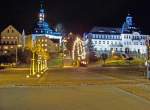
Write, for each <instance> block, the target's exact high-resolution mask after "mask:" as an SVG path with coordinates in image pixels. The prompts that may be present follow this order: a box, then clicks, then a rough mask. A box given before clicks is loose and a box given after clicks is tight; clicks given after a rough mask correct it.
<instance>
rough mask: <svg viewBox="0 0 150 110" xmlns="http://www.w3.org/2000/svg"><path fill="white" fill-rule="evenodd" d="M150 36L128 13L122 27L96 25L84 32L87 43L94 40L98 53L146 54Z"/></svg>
mask: <svg viewBox="0 0 150 110" xmlns="http://www.w3.org/2000/svg"><path fill="white" fill-rule="evenodd" d="M148 37H149V35H147V34H143V33H142V32H141V31H140V30H139V28H137V27H136V26H135V23H134V20H133V17H132V16H131V15H130V14H128V16H127V17H126V20H125V22H124V23H123V25H122V27H121V28H112V27H94V28H93V29H92V30H91V31H90V32H88V33H85V34H84V40H85V43H86V44H87V43H88V40H89V38H90V39H91V40H92V42H93V45H94V48H95V50H96V52H97V55H101V54H102V53H107V54H112V53H121V54H125V55H146V53H147V47H146V40H147V38H148Z"/></svg>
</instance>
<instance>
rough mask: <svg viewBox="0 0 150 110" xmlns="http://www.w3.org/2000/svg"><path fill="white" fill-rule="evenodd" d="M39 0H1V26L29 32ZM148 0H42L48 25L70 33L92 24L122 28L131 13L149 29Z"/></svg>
mask: <svg viewBox="0 0 150 110" xmlns="http://www.w3.org/2000/svg"><path fill="white" fill-rule="evenodd" d="M39 1H40V0H3V1H1V3H0V29H1V30H2V29H3V28H4V27H6V26H7V25H9V24H12V25H14V26H15V27H16V28H17V29H19V30H22V29H23V28H24V29H25V30H26V31H28V32H30V31H31V29H32V25H33V23H34V21H35V20H36V17H37V14H38V11H39V7H40V4H39V3H40V2H39ZM148 1H149V0H68V1H67V0H45V7H46V11H47V20H48V22H49V24H51V25H56V24H57V23H62V24H63V25H64V26H65V29H66V30H67V31H68V32H69V31H72V32H77V33H83V32H85V31H89V30H90V29H91V28H92V27H93V26H95V25H96V26H107V27H110V26H111V27H121V25H122V23H123V21H124V19H125V16H126V15H127V14H128V12H130V13H131V14H132V15H133V16H134V17H135V20H136V24H137V25H139V26H140V28H141V29H143V30H144V31H146V32H150V28H149V27H150V3H149V2H148Z"/></svg>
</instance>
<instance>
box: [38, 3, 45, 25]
mask: <svg viewBox="0 0 150 110" xmlns="http://www.w3.org/2000/svg"><path fill="white" fill-rule="evenodd" d="M43 4H44V0H40V5H41V7H40V12H39V21H40V22H43V21H45V9H44V5H43Z"/></svg>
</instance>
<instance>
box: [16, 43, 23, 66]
mask: <svg viewBox="0 0 150 110" xmlns="http://www.w3.org/2000/svg"><path fill="white" fill-rule="evenodd" d="M20 47H22V45H17V46H16V65H17V64H18V48H20Z"/></svg>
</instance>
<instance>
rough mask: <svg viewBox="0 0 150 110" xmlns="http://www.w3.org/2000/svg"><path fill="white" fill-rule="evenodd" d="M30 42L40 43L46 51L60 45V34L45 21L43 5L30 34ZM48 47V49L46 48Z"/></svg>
mask: <svg viewBox="0 0 150 110" xmlns="http://www.w3.org/2000/svg"><path fill="white" fill-rule="evenodd" d="M32 40H33V41H34V40H37V41H39V42H42V46H43V47H45V50H46V51H48V50H49V49H52V48H54V45H55V46H57V47H58V46H60V45H61V41H62V34H61V33H59V32H56V31H55V30H54V29H53V28H52V27H51V26H50V25H49V24H48V23H47V21H46V20H45V9H44V7H43V3H41V8H40V11H39V15H38V20H37V22H36V24H35V26H34V29H33V32H32ZM50 45H51V46H50ZM48 46H50V47H49V48H48Z"/></svg>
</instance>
